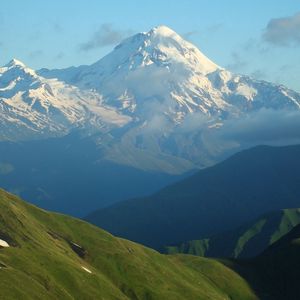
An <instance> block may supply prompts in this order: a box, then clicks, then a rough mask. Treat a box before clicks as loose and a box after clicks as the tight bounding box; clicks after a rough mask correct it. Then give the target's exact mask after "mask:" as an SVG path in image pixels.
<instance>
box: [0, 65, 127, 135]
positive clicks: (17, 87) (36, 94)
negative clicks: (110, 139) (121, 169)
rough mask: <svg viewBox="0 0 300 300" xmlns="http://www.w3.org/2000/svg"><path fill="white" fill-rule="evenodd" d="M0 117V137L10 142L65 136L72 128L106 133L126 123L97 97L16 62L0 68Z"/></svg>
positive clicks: (90, 92)
mask: <svg viewBox="0 0 300 300" xmlns="http://www.w3.org/2000/svg"><path fill="white" fill-rule="evenodd" d="M0 115H1V119H0V124H1V127H0V137H1V139H11V140H14V139H27V138H33V137H41V138H45V137H48V136H59V135H65V134H67V133H68V132H69V131H70V130H71V129H72V128H76V127H87V128H89V129H90V130H92V129H94V130H100V131H107V130H109V129H111V128H113V127H118V126H123V125H124V124H126V123H127V122H129V121H130V117H129V116H124V115H121V114H119V113H118V112H117V111H116V109H114V108H112V107H108V106H106V105H105V104H104V103H103V100H102V97H101V95H99V93H96V92H92V91H84V90H80V89H78V88H76V87H74V86H71V85H68V84H66V83H63V82H61V81H59V80H57V79H46V78H43V77H41V76H38V75H37V74H36V72H35V71H34V70H32V69H30V68H28V67H26V66H25V65H24V64H23V63H22V62H20V61H18V60H16V59H13V60H12V61H10V62H9V63H8V64H7V65H5V66H4V67H2V68H0Z"/></svg>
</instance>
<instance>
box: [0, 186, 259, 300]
mask: <svg viewBox="0 0 300 300" xmlns="http://www.w3.org/2000/svg"><path fill="white" fill-rule="evenodd" d="M1 240H2V241H5V242H7V243H8V244H9V245H10V247H0V299H105V300H107V299H159V300H161V299H172V300H174V299H213V300H217V299H238V300H240V299H256V298H257V297H256V295H255V293H254V292H253V291H252V289H251V288H250V286H249V285H248V283H247V282H246V281H245V280H244V279H243V278H242V277H241V276H240V275H238V274H237V273H236V272H235V271H233V270H232V269H231V268H230V267H227V266H225V265H224V264H223V263H221V262H218V261H216V260H212V259H206V258H200V257H195V256H188V255H162V254H159V253H158V252H156V251H154V250H151V249H148V248H146V247H143V246H140V245H138V244H135V243H133V242H130V241H126V240H123V239H119V238H116V237H114V236H112V235H111V234H109V233H107V232H105V231H103V230H101V229H99V228H97V227H95V226H93V225H90V224H88V223H86V222H83V221H81V220H78V219H74V218H71V217H67V216H64V215H60V214H54V213H49V212H46V211H44V210H41V209H38V208H36V207H34V206H32V205H29V204H27V203H25V202H23V201H21V200H20V199H18V198H17V197H15V196H13V195H11V194H8V193H6V192H4V191H2V190H0V241H1Z"/></svg>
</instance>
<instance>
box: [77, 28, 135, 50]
mask: <svg viewBox="0 0 300 300" xmlns="http://www.w3.org/2000/svg"><path fill="white" fill-rule="evenodd" d="M131 33H132V31H131V30H119V29H115V28H114V27H113V25H112V24H102V25H101V26H100V28H99V29H98V30H97V31H96V32H95V33H94V34H93V35H92V36H91V38H90V39H89V40H88V41H87V42H85V43H82V44H80V45H79V49H80V50H81V51H90V50H93V49H97V48H102V47H106V46H111V45H115V44H117V43H119V42H120V41H121V40H123V39H124V38H126V37H127V36H129V35H130V34H131Z"/></svg>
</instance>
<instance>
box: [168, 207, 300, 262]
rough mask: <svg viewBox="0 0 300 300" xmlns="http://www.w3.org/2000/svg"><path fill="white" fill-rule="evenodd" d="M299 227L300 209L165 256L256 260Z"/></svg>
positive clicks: (266, 217)
mask: <svg viewBox="0 0 300 300" xmlns="http://www.w3.org/2000/svg"><path fill="white" fill-rule="evenodd" d="M298 224H300V209H299V208H295V209H284V210H280V211H276V212H272V213H269V214H265V215H263V216H262V217H260V218H258V219H256V220H255V221H253V222H249V223H247V224H245V225H243V226H241V227H239V228H237V229H236V230H232V231H229V232H223V233H221V234H217V235H215V236H212V237H210V238H206V239H202V240H193V241H188V242H184V243H180V244H178V245H173V246H168V247H166V248H165V252H166V253H170V254H174V253H187V254H193V255H199V256H207V257H233V258H246V257H254V256H256V255H258V254H260V253H262V252H263V251H264V250H265V249H266V248H267V247H268V246H270V245H271V244H273V243H274V242H276V241H277V240H278V239H280V238H281V237H282V236H284V235H285V234H287V233H288V232H289V231H290V230H291V229H293V228H294V227H295V226H297V225H298Z"/></svg>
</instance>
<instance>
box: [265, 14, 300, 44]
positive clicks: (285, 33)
mask: <svg viewBox="0 0 300 300" xmlns="http://www.w3.org/2000/svg"><path fill="white" fill-rule="evenodd" d="M262 37H263V40H264V41H266V42H268V43H270V44H273V45H275V46H283V47H289V46H293V45H300V12H299V13H297V14H295V15H293V16H289V17H285V18H277V19H271V20H270V21H269V23H268V25H267V27H266V29H265V31H264V34H263V36H262Z"/></svg>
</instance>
